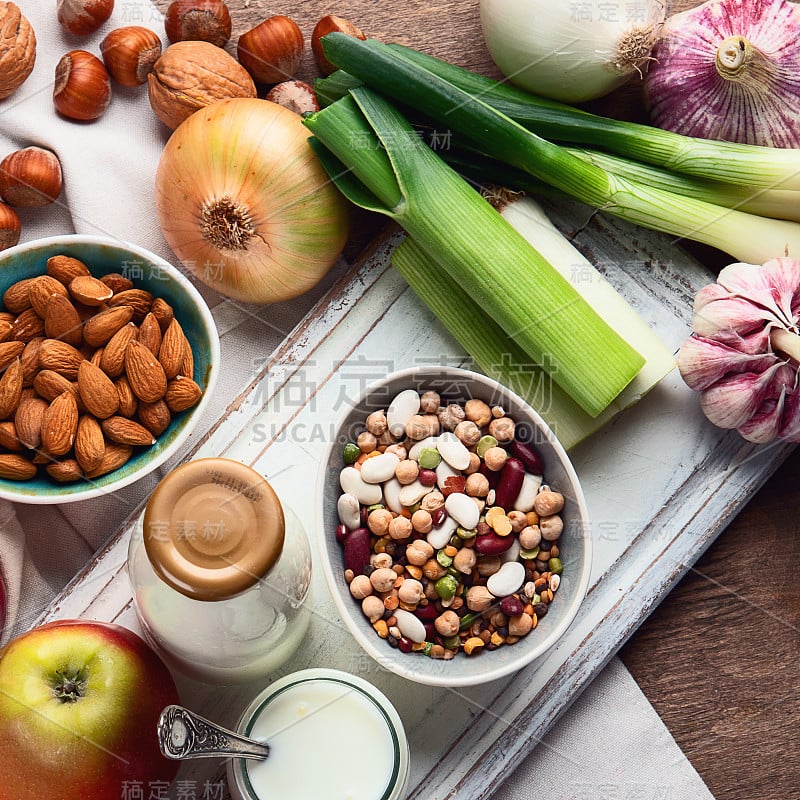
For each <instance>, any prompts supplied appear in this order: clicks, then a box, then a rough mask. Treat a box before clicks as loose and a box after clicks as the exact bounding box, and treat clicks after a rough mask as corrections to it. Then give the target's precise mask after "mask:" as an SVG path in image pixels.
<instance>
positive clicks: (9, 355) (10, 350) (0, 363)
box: [0, 342, 25, 370]
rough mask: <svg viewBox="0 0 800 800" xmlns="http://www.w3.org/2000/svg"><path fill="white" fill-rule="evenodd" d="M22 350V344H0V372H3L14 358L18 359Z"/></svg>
mask: <svg viewBox="0 0 800 800" xmlns="http://www.w3.org/2000/svg"><path fill="white" fill-rule="evenodd" d="M24 349H25V343H24V342H3V343H2V344H0V370H4V369H5V368H6V367H7V366H8V365H9V364H10V363H11V362H12V361H13V360H14V359H15V358H19V357H20V356H21V355H22V351H23V350H24Z"/></svg>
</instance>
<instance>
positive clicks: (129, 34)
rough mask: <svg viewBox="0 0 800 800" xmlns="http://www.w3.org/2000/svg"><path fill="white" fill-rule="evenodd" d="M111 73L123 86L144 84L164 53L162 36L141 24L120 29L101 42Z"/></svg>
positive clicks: (104, 57)
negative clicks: (162, 52) (162, 51)
mask: <svg viewBox="0 0 800 800" xmlns="http://www.w3.org/2000/svg"><path fill="white" fill-rule="evenodd" d="M100 53H101V54H102V56H103V63H104V64H105V65H106V69H107V70H108V73H109V75H111V77H112V78H113V79H114V80H115V81H116V82H117V83H119V84H121V85H122V86H141V85H142V84H144V83H146V82H147V76H148V75H149V74H150V73H151V72H152V71H153V65H154V64H155V63H156V61H158V59H159V57H160V56H161V39H159V38H158V34H157V33H155V31H151V30H150V29H149V28H143V27H142V26H140V25H130V26H128V27H126V28H117V29H115V30H113V31H111V33H109V34H108V36H106V37H105V39H103V41H102V42H100Z"/></svg>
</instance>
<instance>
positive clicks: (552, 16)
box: [481, 0, 665, 103]
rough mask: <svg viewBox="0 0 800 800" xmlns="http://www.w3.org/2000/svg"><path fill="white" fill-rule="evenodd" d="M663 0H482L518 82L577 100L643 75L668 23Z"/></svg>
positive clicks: (493, 38)
mask: <svg viewBox="0 0 800 800" xmlns="http://www.w3.org/2000/svg"><path fill="white" fill-rule="evenodd" d="M664 13H665V12H664V3H663V2H661V0H644V2H642V3H639V4H633V3H628V4H623V3H609V2H606V0H583V1H582V2H580V3H568V2H558V1H557V0H556V1H555V2H554V0H481V25H482V27H483V36H484V39H485V40H486V45H487V47H488V48H489V52H490V53H491V55H492V58H493V59H494V61H495V63H496V64H497V66H498V67H499V68H500V71H501V72H502V73H503V74H504V75H505V76H506V77H507V78H508V79H509V80H510V81H511V82H512V83H514V84H516V85H517V86H520V87H522V88H523V89H527V90H528V91H531V92H535V93H536V94H540V95H542V96H544V97H551V98H553V99H554V100H562V101H564V102H568V103H577V102H582V101H584V100H592V99H594V98H596V97H602V96H603V95H605V94H608V93H609V92H610V91H611V90H612V89H616V88H617V87H618V86H621V85H622V84H623V83H625V81H627V80H628V79H629V78H631V77H632V76H633V75H634V74H637V73H638V74H639V75H640V76H641V75H642V72H643V65H644V64H645V62H646V61H647V59H648V57H649V55H650V50H651V48H652V46H653V43H654V42H655V41H656V38H657V37H658V33H659V30H660V28H661V25H662V24H663V22H664Z"/></svg>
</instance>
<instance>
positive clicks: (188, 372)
mask: <svg viewBox="0 0 800 800" xmlns="http://www.w3.org/2000/svg"><path fill="white" fill-rule="evenodd" d="M178 375H183V376H184V377H186V378H194V353H193V352H192V346H191V345H190V344H189V340H188V339H186V346H185V347H184V349H183V362H182V363H181V368H180V370H179V371H178Z"/></svg>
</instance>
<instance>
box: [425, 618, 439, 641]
mask: <svg viewBox="0 0 800 800" xmlns="http://www.w3.org/2000/svg"><path fill="white" fill-rule="evenodd" d="M435 638H436V626H435V625H434V624H433V623H432V622H428V623H426V624H425V641H426V642H432V641H433V640H434V639H435Z"/></svg>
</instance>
